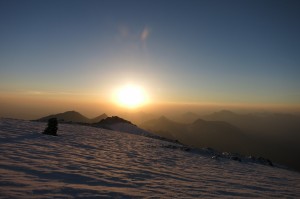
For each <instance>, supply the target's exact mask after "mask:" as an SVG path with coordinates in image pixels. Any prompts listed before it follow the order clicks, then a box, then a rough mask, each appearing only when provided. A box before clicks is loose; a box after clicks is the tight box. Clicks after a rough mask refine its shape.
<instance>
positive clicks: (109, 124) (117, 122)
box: [93, 116, 153, 136]
mask: <svg viewBox="0 0 300 199" xmlns="http://www.w3.org/2000/svg"><path fill="white" fill-rule="evenodd" d="M93 126H94V127H99V128H104V129H109V130H114V131H121V132H127V133H131V134H136V135H144V136H153V135H152V134H151V133H149V132H147V131H145V130H143V129H141V128H139V127H137V126H136V125H134V124H132V123H131V122H130V121H128V120H125V119H123V118H120V117H118V116H112V117H107V118H105V119H103V120H101V121H100V122H98V123H95V124H93Z"/></svg>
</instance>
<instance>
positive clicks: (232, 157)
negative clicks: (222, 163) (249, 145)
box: [230, 156, 242, 162]
mask: <svg viewBox="0 0 300 199" xmlns="http://www.w3.org/2000/svg"><path fill="white" fill-rule="evenodd" d="M230 159H231V160H235V161H239V162H241V161H242V160H241V158H239V157H237V156H231V157H230Z"/></svg>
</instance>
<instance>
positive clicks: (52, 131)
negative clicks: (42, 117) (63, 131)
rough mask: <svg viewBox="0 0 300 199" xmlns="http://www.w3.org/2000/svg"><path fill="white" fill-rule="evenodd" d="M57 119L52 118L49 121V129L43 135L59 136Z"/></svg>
mask: <svg viewBox="0 0 300 199" xmlns="http://www.w3.org/2000/svg"><path fill="white" fill-rule="evenodd" d="M57 124H58V122H57V119H56V118H50V119H49V120H48V126H47V128H46V129H45V130H44V132H43V134H47V135H54V136H57V133H56V132H57Z"/></svg>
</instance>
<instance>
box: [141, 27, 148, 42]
mask: <svg viewBox="0 0 300 199" xmlns="http://www.w3.org/2000/svg"><path fill="white" fill-rule="evenodd" d="M149 35H150V30H149V28H148V27H145V28H144V29H143V31H142V33H141V36H140V39H141V41H146V40H147V38H148V37H149Z"/></svg>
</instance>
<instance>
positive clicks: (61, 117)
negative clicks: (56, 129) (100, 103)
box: [37, 111, 108, 124]
mask: <svg viewBox="0 0 300 199" xmlns="http://www.w3.org/2000/svg"><path fill="white" fill-rule="evenodd" d="M54 117H55V118H57V119H58V121H59V122H74V123H86V124H93V123H97V122H100V121H101V120H102V119H105V118H107V117H108V116H107V115H106V114H105V113H103V114H102V115H99V116H97V117H95V118H92V119H90V118H87V117H85V116H84V115H82V114H81V113H78V112H76V111H67V112H64V113H58V114H53V115H48V116H46V117H42V118H40V119H37V121H41V122H47V121H48V119H50V118H54Z"/></svg>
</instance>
